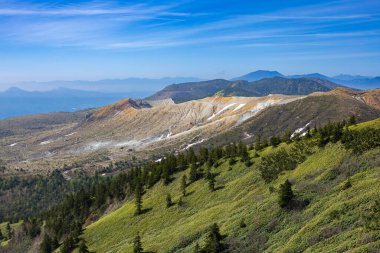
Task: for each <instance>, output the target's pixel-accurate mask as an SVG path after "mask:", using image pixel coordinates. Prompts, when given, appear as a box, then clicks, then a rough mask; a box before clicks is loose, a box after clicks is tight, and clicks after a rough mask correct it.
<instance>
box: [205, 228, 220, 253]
mask: <svg viewBox="0 0 380 253" xmlns="http://www.w3.org/2000/svg"><path fill="white" fill-rule="evenodd" d="M221 240H222V235H221V234H220V232H219V227H218V225H217V224H216V223H214V224H213V225H212V226H211V227H210V231H209V233H208V234H207V237H206V244H205V246H204V248H203V249H202V252H205V253H218V252H221V251H222V249H223V247H222V243H221Z"/></svg>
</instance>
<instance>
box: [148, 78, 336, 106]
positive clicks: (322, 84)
mask: <svg viewBox="0 0 380 253" xmlns="http://www.w3.org/2000/svg"><path fill="white" fill-rule="evenodd" d="M277 73H278V72H277ZM251 74H252V73H251ZM251 74H248V75H247V76H250V77H251V78H254V75H251ZM272 74H275V73H273V72H272ZM268 75H270V74H268ZM260 76H264V75H263V73H260ZM337 87H343V86H342V85H339V84H336V83H333V82H331V81H328V80H325V79H321V78H317V77H302V78H284V77H277V76H275V77H271V78H264V79H260V80H256V81H253V82H249V81H246V80H237V81H228V80H223V79H215V80H210V81H202V82H191V83H183V84H173V85H169V86H167V87H166V88H164V89H163V90H161V91H159V92H157V93H155V94H154V95H152V96H150V97H148V98H147V99H148V100H163V99H169V98H171V99H173V101H174V102H176V103H180V102H184V101H189V100H194V99H201V98H204V97H209V96H213V95H221V96H243V97H261V96H267V95H269V94H284V95H307V94H310V93H313V92H317V91H321V92H324V91H330V90H333V89H335V88H337Z"/></svg>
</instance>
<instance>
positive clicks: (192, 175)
mask: <svg viewBox="0 0 380 253" xmlns="http://www.w3.org/2000/svg"><path fill="white" fill-rule="evenodd" d="M189 178H190V181H191V182H195V181H197V180H198V170H197V167H196V165H195V164H191V165H190V176H189Z"/></svg>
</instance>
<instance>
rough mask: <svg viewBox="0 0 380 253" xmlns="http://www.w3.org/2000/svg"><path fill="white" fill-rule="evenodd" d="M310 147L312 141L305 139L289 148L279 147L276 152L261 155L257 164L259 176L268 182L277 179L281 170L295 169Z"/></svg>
mask: <svg viewBox="0 0 380 253" xmlns="http://www.w3.org/2000/svg"><path fill="white" fill-rule="evenodd" d="M312 147H313V142H310V141H308V140H307V139H305V140H300V141H297V142H295V143H294V145H293V146H292V148H291V149H290V150H286V149H284V148H280V149H279V150H277V151H276V152H273V153H271V154H269V155H267V156H265V157H262V158H261V162H260V163H259V164H258V169H259V171H260V175H261V177H262V178H263V179H264V181H265V182H267V183H269V182H271V181H273V180H275V179H277V177H278V175H279V174H280V173H281V172H282V171H285V170H293V169H295V168H296V167H297V165H298V164H300V163H302V162H304V161H305V160H306V158H307V157H308V156H309V155H310V154H311V153H312Z"/></svg>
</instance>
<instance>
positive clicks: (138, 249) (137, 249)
mask: <svg viewBox="0 0 380 253" xmlns="http://www.w3.org/2000/svg"><path fill="white" fill-rule="evenodd" d="M143 252H144V249H143V247H142V243H141V237H140V235H139V234H137V236H136V237H135V240H134V241H133V253H143Z"/></svg>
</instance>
